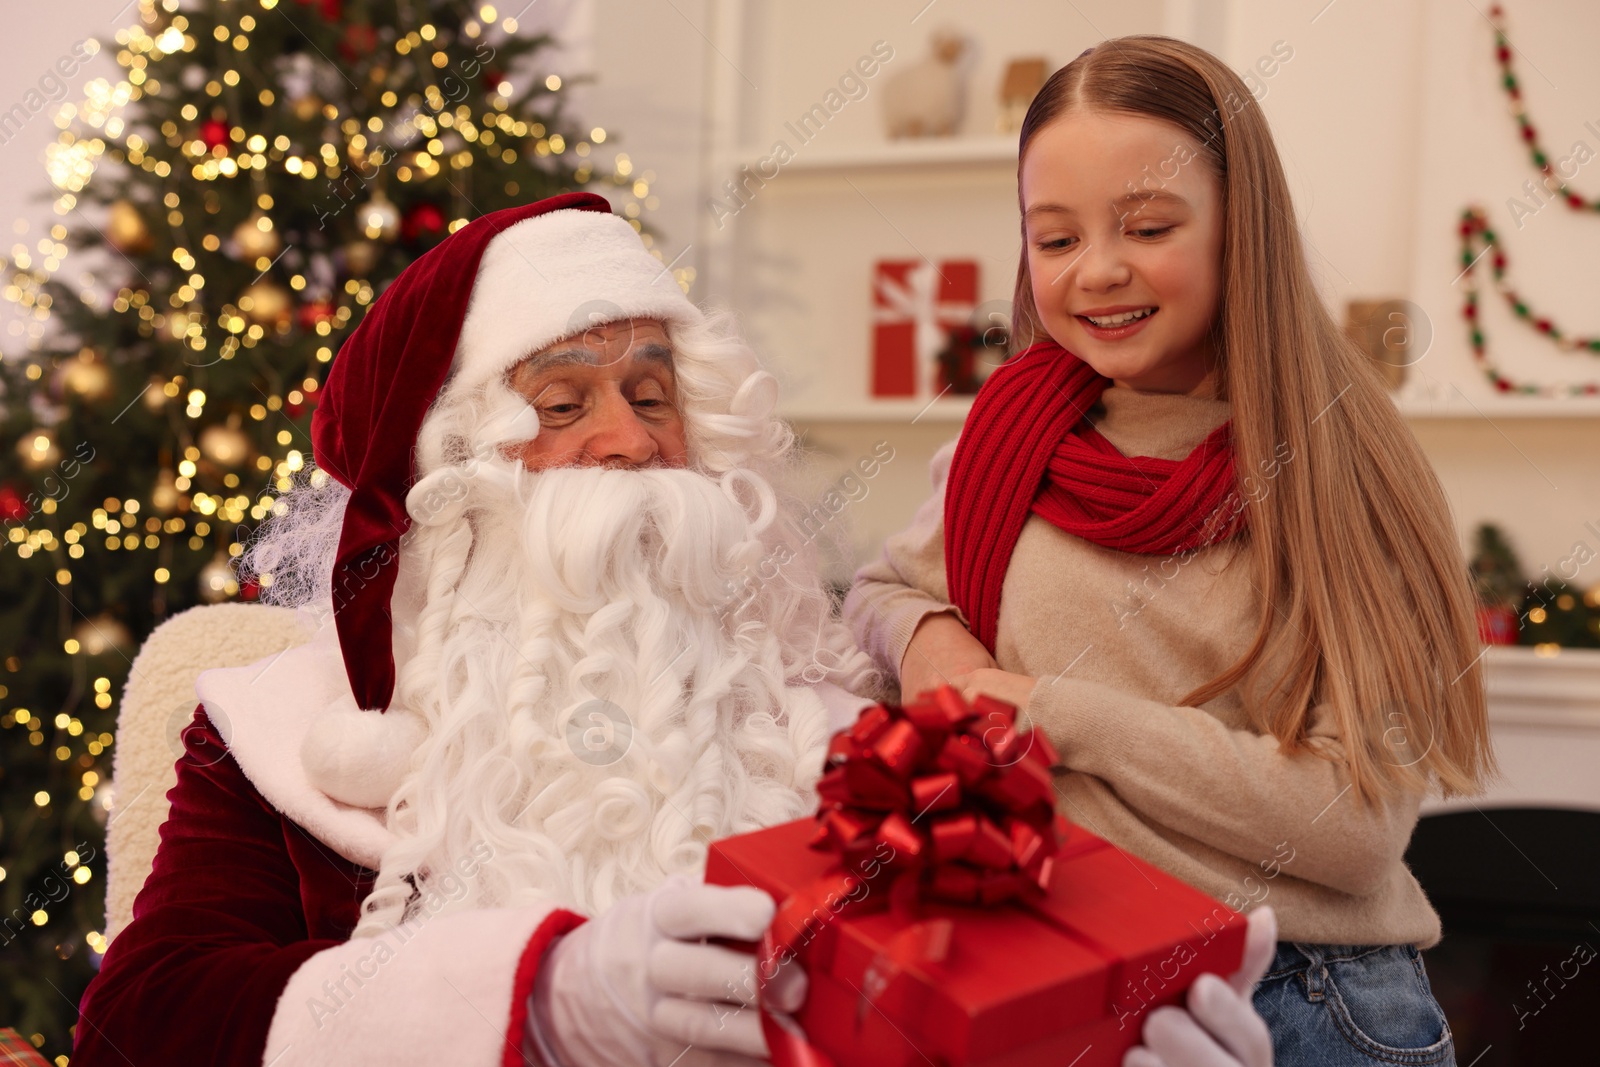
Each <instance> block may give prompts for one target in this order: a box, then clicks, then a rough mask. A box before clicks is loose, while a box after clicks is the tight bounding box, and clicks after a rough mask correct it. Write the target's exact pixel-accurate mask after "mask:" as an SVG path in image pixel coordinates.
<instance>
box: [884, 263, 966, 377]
mask: <svg viewBox="0 0 1600 1067" xmlns="http://www.w3.org/2000/svg"><path fill="white" fill-rule="evenodd" d="M977 301H978V264H977V261H976V260H970V259H947V260H943V261H941V262H940V263H938V264H934V263H931V262H929V261H927V260H921V259H900V260H883V261H880V262H879V263H877V264H876V266H875V267H874V269H873V279H872V313H873V329H872V395H873V396H881V397H890V396H910V397H916V396H922V397H927V398H929V399H932V398H933V397H934V396H937V395H938V393H939V391H940V390H941V389H942V388H943V387H944V386H943V383H942V382H941V381H940V378H941V377H942V375H941V372H940V368H939V363H938V360H939V353H940V352H942V351H943V350H944V348H945V346H946V344H947V343H948V341H949V333H950V331H951V330H954V329H957V328H960V327H963V326H967V325H969V320H970V318H971V316H972V309H973V307H974V306H975V305H976V304H977Z"/></svg>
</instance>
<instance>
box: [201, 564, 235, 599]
mask: <svg viewBox="0 0 1600 1067" xmlns="http://www.w3.org/2000/svg"><path fill="white" fill-rule="evenodd" d="M238 591H239V579H238V577H237V576H236V575H235V574H234V573H233V566H232V564H230V563H229V562H228V556H227V554H226V553H224V552H218V553H217V554H216V556H214V557H213V558H212V560H211V562H210V563H207V564H206V565H205V566H204V567H201V568H200V599H201V600H204V601H205V602H206V603H207V604H217V603H220V602H222V601H224V600H227V599H228V598H229V597H230V596H233V595H234V594H235V593H237V592H238Z"/></svg>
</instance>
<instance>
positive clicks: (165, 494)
mask: <svg viewBox="0 0 1600 1067" xmlns="http://www.w3.org/2000/svg"><path fill="white" fill-rule="evenodd" d="M182 500H183V496H182V494H180V493H179V492H178V476H177V474H176V473H175V472H174V471H173V470H172V468H170V467H164V468H162V471H161V473H160V474H158V475H156V484H155V486H154V487H153V488H152V489H151V490H150V506H151V507H152V508H154V509H155V510H157V511H159V512H161V513H162V514H165V515H170V514H172V513H173V512H174V511H177V510H178V505H179V504H180V503H181V502H182Z"/></svg>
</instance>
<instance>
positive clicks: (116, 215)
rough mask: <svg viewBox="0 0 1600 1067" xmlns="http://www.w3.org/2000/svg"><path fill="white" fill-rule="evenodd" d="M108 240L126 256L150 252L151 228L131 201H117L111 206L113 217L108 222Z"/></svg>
mask: <svg viewBox="0 0 1600 1067" xmlns="http://www.w3.org/2000/svg"><path fill="white" fill-rule="evenodd" d="M106 240H108V241H110V242H111V247H112V248H115V249H116V250H117V251H118V252H121V253H122V254H123V255H125V256H142V255H144V254H145V253H146V252H148V251H150V246H151V244H152V243H153V242H152V241H151V239H150V227H149V226H147V225H145V221H144V216H143V215H141V214H140V213H139V209H138V208H136V207H134V206H133V201H131V200H117V201H114V202H113V203H112V205H111V215H110V218H109V219H108V220H107V222H106Z"/></svg>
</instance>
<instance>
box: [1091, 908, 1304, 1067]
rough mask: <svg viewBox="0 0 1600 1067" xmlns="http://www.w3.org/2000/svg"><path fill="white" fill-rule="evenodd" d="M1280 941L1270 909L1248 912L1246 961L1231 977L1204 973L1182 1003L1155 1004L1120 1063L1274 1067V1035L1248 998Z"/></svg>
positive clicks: (1124, 1065)
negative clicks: (1140, 1035)
mask: <svg viewBox="0 0 1600 1067" xmlns="http://www.w3.org/2000/svg"><path fill="white" fill-rule="evenodd" d="M1277 944H1278V920H1277V918H1276V917H1275V916H1274V915H1273V914H1272V909H1271V908H1264V907H1263V908H1257V909H1256V910H1255V911H1253V912H1251V913H1250V918H1249V930H1248V933H1247V935H1246V937H1245V948H1244V962H1243V963H1242V964H1241V965H1240V967H1239V970H1238V971H1236V972H1235V973H1234V974H1233V975H1232V976H1231V977H1229V978H1227V979H1222V978H1219V977H1217V976H1216V975H1214V974H1203V975H1201V976H1200V977H1199V978H1198V979H1196V980H1195V983H1194V985H1192V986H1190V987H1189V995H1188V999H1187V1001H1186V1004H1187V1010H1185V1009H1184V1008H1173V1007H1167V1008H1157V1009H1156V1010H1155V1011H1153V1012H1151V1013H1150V1018H1149V1019H1147V1020H1146V1021H1145V1024H1144V1044H1143V1045H1140V1046H1139V1047H1138V1048H1135V1049H1130V1050H1129V1051H1128V1054H1127V1055H1126V1056H1124V1057H1123V1058H1122V1067H1272V1035H1271V1034H1270V1033H1269V1032H1268V1030H1267V1024H1266V1022H1265V1021H1264V1020H1263V1019H1262V1018H1261V1016H1260V1015H1258V1014H1256V1010H1255V1007H1254V1006H1253V1004H1252V1003H1251V998H1252V997H1253V996H1254V995H1255V988H1256V983H1257V982H1259V981H1260V980H1261V976H1262V975H1264V974H1266V973H1267V968H1268V967H1269V966H1270V965H1271V963H1272V957H1273V953H1274V952H1275V951H1276V949H1277Z"/></svg>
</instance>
